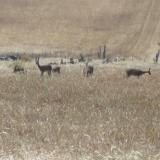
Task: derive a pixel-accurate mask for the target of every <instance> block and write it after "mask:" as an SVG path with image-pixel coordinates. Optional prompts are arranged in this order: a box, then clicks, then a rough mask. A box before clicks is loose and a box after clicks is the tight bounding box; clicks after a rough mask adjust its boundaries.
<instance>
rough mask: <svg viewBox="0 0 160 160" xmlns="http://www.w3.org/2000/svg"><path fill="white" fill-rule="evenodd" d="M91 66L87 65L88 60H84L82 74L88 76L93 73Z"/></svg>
mask: <svg viewBox="0 0 160 160" xmlns="http://www.w3.org/2000/svg"><path fill="white" fill-rule="evenodd" d="M93 70H94V68H93V66H89V65H88V61H87V62H86V66H85V68H84V69H83V75H84V76H86V77H88V76H89V75H92V74H93Z"/></svg>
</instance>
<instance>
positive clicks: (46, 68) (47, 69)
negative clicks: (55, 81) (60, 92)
mask: <svg viewBox="0 0 160 160" xmlns="http://www.w3.org/2000/svg"><path fill="white" fill-rule="evenodd" d="M36 64H37V66H38V68H39V70H40V72H41V76H43V73H44V72H47V73H48V75H49V76H50V75H51V71H52V66H51V65H40V64H39V57H38V58H36Z"/></svg>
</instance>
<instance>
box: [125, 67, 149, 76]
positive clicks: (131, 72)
mask: <svg viewBox="0 0 160 160" xmlns="http://www.w3.org/2000/svg"><path fill="white" fill-rule="evenodd" d="M145 73H148V74H149V75H151V69H150V68H149V70H148V71H142V70H139V69H128V70H126V75H127V77H130V76H137V77H140V76H142V75H143V74H145Z"/></svg>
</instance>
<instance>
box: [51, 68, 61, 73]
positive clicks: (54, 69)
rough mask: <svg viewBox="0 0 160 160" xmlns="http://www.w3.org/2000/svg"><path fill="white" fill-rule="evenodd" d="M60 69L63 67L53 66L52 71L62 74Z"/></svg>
mask: <svg viewBox="0 0 160 160" xmlns="http://www.w3.org/2000/svg"><path fill="white" fill-rule="evenodd" d="M60 70H61V68H60V67H59V66H54V67H52V72H53V73H59V74H60Z"/></svg>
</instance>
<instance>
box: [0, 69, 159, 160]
mask: <svg viewBox="0 0 160 160" xmlns="http://www.w3.org/2000/svg"><path fill="white" fill-rule="evenodd" d="M62 69H63V70H62V75H60V76H58V75H55V76H53V77H51V78H49V77H47V76H45V77H43V78H42V77H40V74H38V71H31V72H29V73H28V72H27V74H26V75H21V74H20V75H19V74H17V75H14V74H11V73H9V74H8V75H7V76H1V77H0V82H1V83H0V88H1V92H0V97H1V100H0V111H1V112H0V122H1V123H0V150H1V152H0V156H1V159H57V160H60V159H69V160H70V159H97V160H98V159H106V160H107V159H111V160H113V159H121V160H124V159H126V160H128V159H129V160H134V159H135V160H136V159H138V160H139V159H148V160H151V159H157V160H158V159H159V156H160V155H159V154H160V153H159V149H160V141H159V139H160V109H159V108H160V99H159V96H160V92H159V87H160V84H159V81H160V78H159V74H158V72H157V71H155V72H152V75H151V76H148V75H145V76H143V77H141V78H140V79H137V78H134V77H133V78H130V79H127V78H125V77H124V75H123V70H121V69H118V68H115V69H111V68H107V67H105V68H101V69H100V68H97V69H96V73H95V75H94V76H93V77H90V78H84V77H83V76H82V74H81V67H80V66H78V67H76V68H75V69H70V68H69V67H68V68H67V67H66V68H62ZM102 72H103V74H102Z"/></svg>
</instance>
